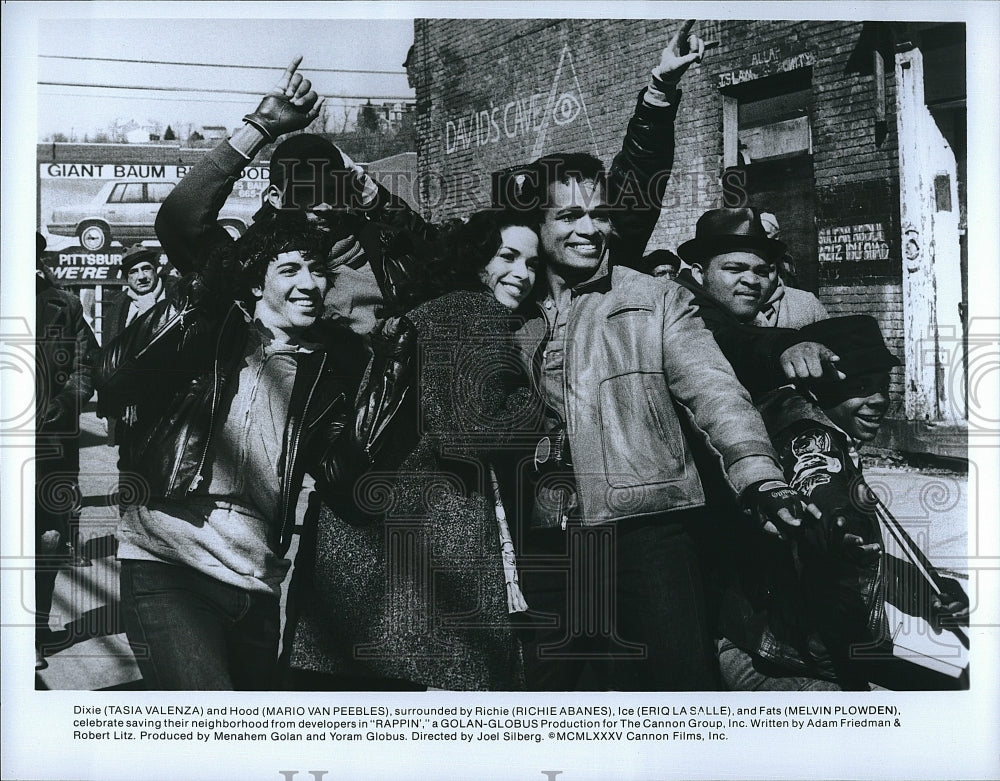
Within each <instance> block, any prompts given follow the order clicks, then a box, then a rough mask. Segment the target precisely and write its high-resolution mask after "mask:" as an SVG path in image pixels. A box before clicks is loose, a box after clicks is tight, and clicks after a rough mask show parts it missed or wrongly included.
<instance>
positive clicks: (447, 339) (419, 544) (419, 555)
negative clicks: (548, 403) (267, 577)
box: [291, 211, 538, 690]
mask: <svg viewBox="0 0 1000 781" xmlns="http://www.w3.org/2000/svg"><path fill="white" fill-rule="evenodd" d="M444 247H445V249H444V251H443V252H442V254H441V256H440V257H439V258H438V259H437V260H436V261H435V262H434V263H432V264H429V265H425V266H420V267H417V268H418V269H419V270H420V273H421V275H422V276H424V277H426V278H425V279H422V280H419V284H418V286H417V289H418V290H419V291H420V293H421V295H422V296H423V298H425V299H427V298H430V299H431V300H426V301H425V303H423V304H420V305H419V306H417V307H416V308H414V309H411V310H410V311H409V312H407V313H406V315H405V318H406V319H408V320H409V321H411V322H412V324H413V326H414V327H415V329H416V332H417V343H416V348H417V365H418V367H419V370H418V372H419V373H418V376H417V379H416V386H415V387H416V388H417V391H418V392H417V396H416V402H417V403H416V405H415V409H413V410H412V413H411V414H410V416H409V417H408V418H404V419H403V421H402V425H400V426H399V428H398V429H396V430H395V431H394V432H393V436H392V437H391V441H390V442H389V443H388V444H387V445H386V450H385V452H384V454H383V456H384V458H383V461H382V462H381V463H380V464H377V465H376V466H377V467H378V470H379V471H378V473H377V474H376V475H375V476H374V478H373V481H372V482H371V483H370V487H371V488H372V490H371V491H360V490H359V491H357V492H356V493H357V494H359V495H360V494H364V495H365V496H369V494H370V495H371V496H374V494H375V493H378V494H379V496H380V497H382V501H379V502H378V504H379V505H380V509H381V511H382V514H384V516H385V521H386V523H385V524H379V525H376V526H374V527H372V526H366V527H361V526H358V525H356V524H353V525H352V524H351V523H349V521H350V520H351V519H344V518H341V517H338V516H336V515H335V514H334V513H333V512H332V511H328V510H327V509H326V508H324V509H322V510H321V514H320V520H319V524H318V528H317V531H316V535H317V539H316V542H315V550H316V559H315V562H314V564H313V566H308V567H305V566H302V565H301V564H299V563H297V564H296V567H297V570H296V571H297V572H299V571H300V568H301V570H306V569H308V570H309V571H310V572H311V574H310V576H309V577H310V579H311V582H309V583H305V582H303V583H301V584H300V586H301V587H302V588H304V589H308V591H307V592H306V593H295V592H294V591H293V593H294V594H295V596H296V601H297V602H298V603H299V604H301V607H302V612H301V614H300V616H299V619H298V624H297V630H296V633H295V640H294V642H293V644H292V652H291V665H292V667H293V668H294V669H296V670H299V671H308V672H312V673H317V672H319V673H327V674H334V675H336V676H339V678H335V679H328V680H327V685H338V686H340V687H344V688H370V687H371V686H372V685H373V684H372V680H373V679H381V680H380V681H379V683H378V688H384V687H386V686H388V687H390V688H392V687H394V686H396V687H401V688H406V687H412V686H414V685H416V686H430V687H435V688H444V689H463V690H464V689H500V690H502V689H519V688H523V685H524V681H523V670H522V667H521V655H520V650H519V646H518V643H517V641H516V638H515V636H514V631H513V628H512V625H511V621H510V617H509V613H510V612H511V611H516V610H517V609H518V608H519V605H518V603H517V597H516V596H513V595H514V594H517V596H520V592H519V591H515V589H514V588H513V585H514V583H515V580H512V578H513V575H512V574H511V573H512V571H513V570H512V567H511V568H509V569H508V568H505V564H507V561H506V560H505V559H504V557H503V554H504V552H505V550H506V549H507V548H508V546H510V537H509V534H508V535H506V536H505V533H504V531H503V530H504V529H506V521H505V520H501V514H500V512H499V510H498V508H497V504H496V502H497V499H496V493H495V491H496V490H498V489H496V488H495V486H494V482H493V478H492V473H493V471H494V470H493V469H492V467H496V470H495V471H496V472H497V473H499V474H500V476H501V477H500V478H499V480H500V482H501V483H503V484H504V485H506V484H507V482H509V481H507V482H504V481H503V476H504V475H506V474H507V472H506V471H505V470H504V468H503V465H501V464H499V463H498V460H499V457H500V456H507V455H510V453H511V448H512V446H513V442H514V441H515V440H516V438H517V435H518V434H519V433H521V434H524V433H526V432H532V431H534V430H535V422H536V419H537V417H538V405H537V403H536V402H537V400H536V399H535V398H534V396H533V394H532V393H531V391H530V389H529V387H528V383H527V378H526V377H524V376H522V374H521V371H520V364H519V362H518V360H517V359H516V357H515V353H514V345H513V340H512V334H511V328H512V324H513V317H512V315H513V312H514V310H516V309H517V307H518V306H519V305H520V304H521V303H522V302H523V301H525V300H526V299H527V298H528V296H529V294H530V293H531V290H532V284H533V282H534V280H535V276H536V263H537V259H538V236H537V233H536V232H535V230H534V228H533V225H532V222H531V219H530V217H527V216H525V215H523V214H511V213H506V212H496V211H488V212H479V213H477V214H474V215H473V216H472V217H471V218H470V219H469V220H468V222H467V223H465V224H462V225H458V226H457V227H454V228H452V229H451V230H450V231H449V233H448V235H447V237H446V239H445V241H444ZM376 483H377V485H376ZM369 498H371V497H369ZM511 525H512V526H513V523H512V524H511ZM295 588H296V586H295V585H293V589H295ZM509 598H510V600H511V601H508V599H509ZM521 604H522V605H523V602H522V603H521ZM520 609H523V607H520ZM334 680H336V681H339V683H337V684H331V683H330V681H334ZM362 680H363V681H364V682H365V683H364V684H359V681H362ZM310 685H312V686H317V685H319V684H318V683H317V682H316V681H314V680H310Z"/></svg>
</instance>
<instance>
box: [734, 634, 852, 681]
mask: <svg viewBox="0 0 1000 781" xmlns="http://www.w3.org/2000/svg"><path fill="white" fill-rule="evenodd" d="M719 667H720V669H721V671H722V680H723V682H725V684H726V688H728V689H731V690H733V691H768V692H839V691H842V689H841V687H840V686H838V685H837V684H835V683H833V682H831V681H824V680H822V679H821V678H810V677H809V676H807V675H796V674H795V673H793V672H790V671H788V670H783V669H782V668H780V667H778V665H776V664H773V663H771V662H768V661H766V660H765V659H761V658H759V657H756V656H751V655H750V654H748V653H747V652H746V651H744V650H743V649H742V648H738V647H737V646H735V645H733V644H732V643H731V642H730V641H729V640H726V639H722V640H720V641H719Z"/></svg>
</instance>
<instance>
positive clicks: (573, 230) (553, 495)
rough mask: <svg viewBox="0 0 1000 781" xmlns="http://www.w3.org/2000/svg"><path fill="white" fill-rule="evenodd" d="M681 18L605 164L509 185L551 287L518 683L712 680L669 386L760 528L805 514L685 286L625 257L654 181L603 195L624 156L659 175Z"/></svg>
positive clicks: (561, 163) (533, 336)
mask: <svg viewBox="0 0 1000 781" xmlns="http://www.w3.org/2000/svg"><path fill="white" fill-rule="evenodd" d="M693 24H694V22H693V20H691V21H688V22H686V23H685V24H684V26H683V28H682V29H681V30H680V31H679V32H678V33H677V34H676V35H675V36H674V37H673V38H672V40H671V41H670V43H669V44H668V45H667V47H666V48H665V49H664V50H663V53H662V56H661V60H660V62H659V64H658V65H657V66H656V67H655V68H654V69H653V73H652V79H651V82H650V85H649V86H648V87H647V88H646V90H644V92H643V94H642V96H641V97H640V101H639V105H638V107H637V109H636V112H635V115H634V116H633V118H632V120H631V121H630V123H629V128H628V132H627V133H626V138H625V142H624V144H623V150H622V153H621V154H620V155H619V156H618V157H617V158H616V159H615V162H614V164H613V166H612V172H611V176H610V177H607V176H606V174H605V171H604V167H603V165H602V164H601V162H600V161H599V160H596V159H595V158H593V157H591V156H589V155H586V154H560V155H549V156H546V157H543V158H541V159H539V160H537V161H535V163H533V164H532V165H531V166H530V167H529V168H528V169H527V170H526V171H525V172H523V179H522V183H523V188H522V192H521V193H519V194H518V195H519V200H520V202H521V203H532V204H535V205H537V206H538V208H539V209H540V215H541V220H540V239H541V247H542V250H543V269H544V271H545V279H546V282H547V295H546V296H545V297H544V299H543V300H542V301H541V302H540V306H539V308H537V309H536V310H535V311H534V313H532V315H531V316H529V317H528V319H527V321H526V323H525V325H524V327H523V328H522V329H521V331H520V333H519V343H520V347H521V351H522V363H523V364H524V366H525V370H526V372H527V373H529V375H530V376H531V377H532V378H533V382H534V383H535V385H536V386H537V387H538V388H539V392H540V394H541V395H542V397H543V399H544V402H545V406H546V410H545V428H546V430H547V435H546V436H545V437H544V438H543V440H542V441H540V442H539V448H538V450H537V451H536V461H537V462H539V463H540V464H544V465H545V466H546V467H548V465H549V464H550V463H552V464H553V468H554V469H555V470H556V472H557V473H558V474H557V476H558V484H549V485H547V486H546V485H545V484H544V483H545V480H546V476H545V475H541V476H540V489H539V492H538V493H537V494H536V500H535V503H534V504H535V506H534V508H533V510H534V511H533V513H532V517H531V521H530V524H528V525H529V528H527V529H526V530H525V531H524V533H523V535H520V536H522V537H523V540H524V542H523V544H522V545H521V548H520V551H519V557H520V559H519V561H520V563H521V567H522V583H523V587H524V595H525V598H526V600H527V603H528V604H529V605H530V607H531V611H532V613H534V614H536V615H537V616H538V617H539V619H540V621H539V623H538V624H537V625H536V626H534V627H533V630H532V631H530V632H529V633H527V634H526V636H525V665H526V673H527V683H528V686H529V688H532V689H548V690H552V689H555V690H569V689H576V688H580V687H584V686H589V687H591V688H598V689H608V688H612V689H622V690H708V689H713V688H716V686H717V685H718V684H717V680H716V677H715V672H714V653H713V650H712V647H711V640H710V636H709V631H708V625H707V621H706V616H705V613H704V596H703V584H702V581H701V569H700V563H699V556H698V553H697V552H696V548H695V544H694V541H693V539H692V535H691V530H692V527H697V526H699V525H700V523H701V521H702V518H701V510H700V508H701V506H702V505H703V503H704V500H705V497H704V494H703V491H702V486H701V483H700V481H699V479H698V475H697V473H696V471H695V469H694V465H693V463H691V458H690V452H689V449H688V446H687V443H686V441H685V438H684V436H683V434H682V433H681V427H680V423H679V421H678V418H677V412H676V407H675V402H679V403H680V404H683V405H684V406H685V407H687V408H688V409H690V410H691V411H692V413H693V416H694V418H695V420H696V422H697V424H698V426H699V427H700V428H702V429H703V430H704V431H705V432H706V435H707V436H708V438H709V439H710V440H711V441H712V443H713V445H714V446H715V448H716V449H717V450H718V451H719V452H720V453H721V454H722V456H723V458H724V460H725V464H726V466H727V470H728V475H729V478H730V479H731V481H732V483H733V485H734V486H735V488H736V490H737V492H738V493H739V494H740V496H741V497H742V499H743V500H744V502H745V504H746V506H747V507H748V508H752V509H753V510H754V511H756V512H758V513H759V514H760V515H762V517H763V518H764V519H765V520H766V523H767V528H768V531H769V532H771V533H775V534H777V533H778V532H779V527H781V528H783V529H786V530H790V529H791V528H794V527H797V526H798V525H799V524H800V523H801V515H802V512H803V505H802V503H801V502H800V497H799V496H798V494H796V493H795V492H794V491H791V490H790V489H789V488H788V486H787V484H785V482H784V479H783V477H782V475H781V471H780V469H779V468H778V465H777V462H776V459H775V455H774V452H773V450H772V448H771V445H770V443H769V441H768V439H767V433H766V431H765V430H764V427H763V424H762V423H761V421H760V416H759V415H758V414H757V412H756V410H755V409H754V408H753V406H752V404H751V402H750V399H749V397H748V396H747V393H746V391H745V390H744V389H743V387H742V386H741V385H740V384H739V382H738V381H737V380H736V378H735V377H734V376H733V372H732V369H731V368H730V366H729V364H728V363H727V362H726V360H725V358H724V357H723V355H722V354H721V353H720V352H719V349H718V347H717V346H716V343H715V342H714V340H713V338H712V335H711V334H710V333H709V332H708V331H707V330H706V329H705V328H704V327H703V324H702V322H701V321H700V320H699V319H698V317H697V314H696V310H695V307H694V306H693V303H692V300H691V296H690V294H689V293H688V292H687V291H686V290H683V289H681V288H680V287H677V286H675V285H672V284H671V285H667V284H666V283H656V282H651V281H650V278H649V277H648V276H646V275H642V274H640V273H638V272H636V271H634V270H633V269H631V268H627V267H626V265H623V264H625V263H628V262H629V261H631V263H635V262H636V260H637V252H641V248H642V247H644V246H645V244H646V242H647V241H648V238H649V235H650V233H651V231H652V228H653V225H654V224H655V222H656V219H657V216H658V213H659V204H660V203H661V202H662V195H663V192H662V191H659V192H658V193H654V195H658V196H659V197H658V198H655V199H653V201H652V208H647V209H645V210H635V209H633V210H631V211H621V210H615V209H614V208H613V207H612V204H614V203H616V202H617V200H618V199H619V197H620V196H621V188H622V185H623V181H622V179H621V177H620V172H621V171H622V170H624V169H630V168H631V169H632V170H635V169H638V170H639V171H640V172H642V171H643V170H644V171H645V174H646V178H645V179H643V178H641V177H640V179H639V180H638V186H639V191H640V192H648V189H645V190H644V189H643V188H644V187H648V183H649V181H650V179H651V178H652V177H653V175H654V174H657V175H659V179H658V180H665V178H666V177H665V176H663V173H664V171H668V170H669V169H670V165H671V163H672V157H673V133H672V123H673V119H674V115H675V113H676V106H677V101H678V98H679V94H678V92H677V89H676V88H677V84H678V82H679V80H680V78H681V77H682V75H683V73H684V72H685V71H686V70H687V68H688V67H689V66H690V65H691V64H692V63H694V62H696V61H700V60H701V58H702V54H703V52H704V42H703V41H701V40H700V39H699V38H698V37H697V36H696V35H693V34H691V28H692V26H693ZM631 184H632V185H633V186H634V185H635V184H636V183H635V182H633V183H631ZM660 184H661V185H662V186H665V184H664V183H663V181H660ZM615 234H617V236H616V237H615V238H612V237H613V236H615ZM623 239H624V243H621V242H622V240H623ZM633 252H635V253H636V254H631V253H633ZM612 255H614V257H612ZM553 562H556V564H555V566H553ZM581 616H587V617H588V620H587V622H586V624H584V622H583V620H582V619H581ZM587 660H591V668H590V670H587V669H586V662H587ZM586 675H591V678H590V679H589V680H588V679H587V678H586V677H585V676H586Z"/></svg>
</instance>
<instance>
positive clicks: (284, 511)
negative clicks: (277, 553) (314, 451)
mask: <svg viewBox="0 0 1000 781" xmlns="http://www.w3.org/2000/svg"><path fill="white" fill-rule="evenodd" d="M326 357H327V356H326V352H325V351H324V353H323V355H322V357H321V359H320V363H319V370H318V371H317V372H316V379H315V380H314V381H313V384H312V387H311V388H310V389H309V395H308V396H306V403H305V404H304V405H302V414H301V415H300V416H299V422H298V425H297V426H296V428H295V434H294V435H293V437H292V443H291V445H290V446H289V448H288V460H287V461H286V462H285V476H284V480H283V485H282V486H281V493H282V497H283V498H282V502H281V528H280V529H279V530H278V545H279V546H280V545H281V544H282V540H283V538H284V536H285V527H287V526H288V516H289V515H290V513H291V508H289V504H291V499H292V497H291V484H292V480H291V478H292V475H293V474H294V469H295V456H296V455H297V454H298V450H299V441H300V440H301V439H302V429H303V428H304V427H305V422H306V413H307V412H309V403H310V402H311V401H312V398H313V395H314V394H315V393H316V388H317V387H318V386H319V383H320V380H321V379H322V377H323V369H325V368H326ZM295 371H296V374H297V373H298V371H299V369H298V368H296V370H295Z"/></svg>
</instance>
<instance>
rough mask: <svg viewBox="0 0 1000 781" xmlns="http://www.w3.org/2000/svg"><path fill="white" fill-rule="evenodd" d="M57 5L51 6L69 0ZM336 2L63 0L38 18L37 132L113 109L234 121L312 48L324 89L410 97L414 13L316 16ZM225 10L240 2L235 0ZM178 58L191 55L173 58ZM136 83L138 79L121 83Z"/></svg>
mask: <svg viewBox="0 0 1000 781" xmlns="http://www.w3.org/2000/svg"><path fill="white" fill-rule="evenodd" d="M51 5H52V15H53V16H55V15H56V13H57V12H58V10H59V7H60V6H62V4H60V3H54V4H51ZM146 5H147V4H144V3H131V4H127V5H126V4H124V3H123V4H120V6H119V7H120V8H121V9H122V11H123V12H126V13H128V12H131V11H134V10H136V7H138V11H139V12H142V11H144V10H146V9H145V8H144V6H146ZM154 5H155V4H154ZM206 5H207V4H206ZM247 6H249V8H250V10H251V11H253V10H257V11H259V10H261V8H269V9H271V12H272V13H275V14H276V13H278V12H277V11H276V10H275V8H274V6H273V5H271V4H266V5H265V4H257V3H243V4H240V7H241V8H245V7H247ZM330 6H334V8H333V9H331V10H337V9H336V6H337V4H326V5H324V6H322V7H317V6H312V5H311V6H306V7H299V8H298V9H296V7H295V6H294V5H293V4H287V6H286V4H282V5H281V6H280V9H281V14H282V15H283V16H284V17H285V18H283V19H245V18H239V19H236V18H232V17H231V16H230V17H229V18H226V17H216V18H204V19H191V18H169V17H162V18H155V19H149V18H142V19H136V18H110V19H109V18H97V17H96V16H94V15H92V14H91V12H90V11H89V6H81V5H78V4H68V5H66V6H65V7H64V8H65V10H68V11H70V12H71V13H70V14H66V13H63V14H59V18H53V19H51V20H41V21H40V23H39V36H38V54H39V57H38V61H37V62H38V84H39V86H38V93H37V94H38V137H39V139H42V138H45V137H47V136H49V135H51V134H52V133H56V132H61V133H64V134H66V135H69V134H70V133H71V132H73V133H75V135H76V136H77V137H79V138H81V139H82V137H83V134H84V133H90V134H91V135H93V133H94V132H95V131H98V130H105V129H107V127H108V126H109V125H110V124H111V123H112V122H114V121H116V120H121V121H128V120H131V119H134V120H136V121H137V122H140V123H145V122H147V121H150V120H153V121H157V122H160V123H162V124H163V125H166V124H173V125H174V128H175V130H176V129H178V125H180V124H183V123H188V122H193V123H195V124H196V125H197V124H201V125H224V126H226V127H233V126H235V125H237V124H239V118H240V117H242V115H243V114H244V113H246V111H247V110H248V109H249V108H253V107H254V106H255V105H256V97H257V96H259V95H261V94H262V93H263V92H265V91H266V90H267V89H268V88H269V87H270V86H271V85H273V84H274V83H275V82H276V81H277V79H278V78H279V77H280V75H281V72H282V70H283V69H284V68H285V66H287V64H288V63H289V62H290V61H291V59H292V57H293V56H294V55H295V54H297V53H301V54H302V55H303V56H304V60H303V63H302V66H301V68H300V70H301V71H302V72H303V73H305V74H306V75H307V76H309V77H310V78H312V80H313V83H314V85H315V87H316V89H317V91H318V92H319V93H320V94H323V95H328V96H337V95H350V96H361V97H371V98H373V100H375V101H376V102H381V99H388V98H397V99H400V98H408V99H412V98H413V91H412V90H411V89H410V88H409V87H408V86H407V81H406V75H405V73H404V72H403V67H402V63H403V61H404V60H405V59H406V53H407V50H408V49H409V47H410V44H411V43H412V42H413V21H412V19H407V18H402V19H398V18H397V19H379V20H375V19H368V20H358V19H330V18H317V12H320V13H324V14H326V15H327V16H328V15H329V13H330V10H325V9H329V8H330ZM186 10H187V9H185V11H186ZM221 10H223V11H226V12H228V13H229V14H232V12H233V8H232V7H231V6H230V7H228V8H224V9H221ZM105 12H107V7H106V6H105ZM109 60H141V61H144V62H123V61H117V62H116V61H109ZM149 61H159V62H152V63H150V62H149ZM174 62H176V63H191V65H174V64H166V63H174ZM202 64H210V65H213V66H220V65H229V66H240V67H203V65H202ZM248 66H261V69H257V68H256V67H248ZM324 69H346V70H371V71H394V72H395V75H387V74H370V73H369V74H365V73H345V72H331V71H330V70H324ZM72 85H94V86H72ZM129 86H133V87H136V88H137V89H123V87H129ZM177 90H183V91H177ZM222 90H235V91H236V92H235V93H227V92H223V91H222ZM241 93H248V94H241ZM346 102H347V103H348V104H349V105H352V106H357V105H358V103H359V101H357V100H354V101H346ZM328 103H329V104H330V108H331V111H334V112H336V113H335V115H336V116H340V112H341V111H342V109H341V108H340V107H341V106H342V105H343V104H344V101H342V100H339V99H336V98H329V99H328Z"/></svg>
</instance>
